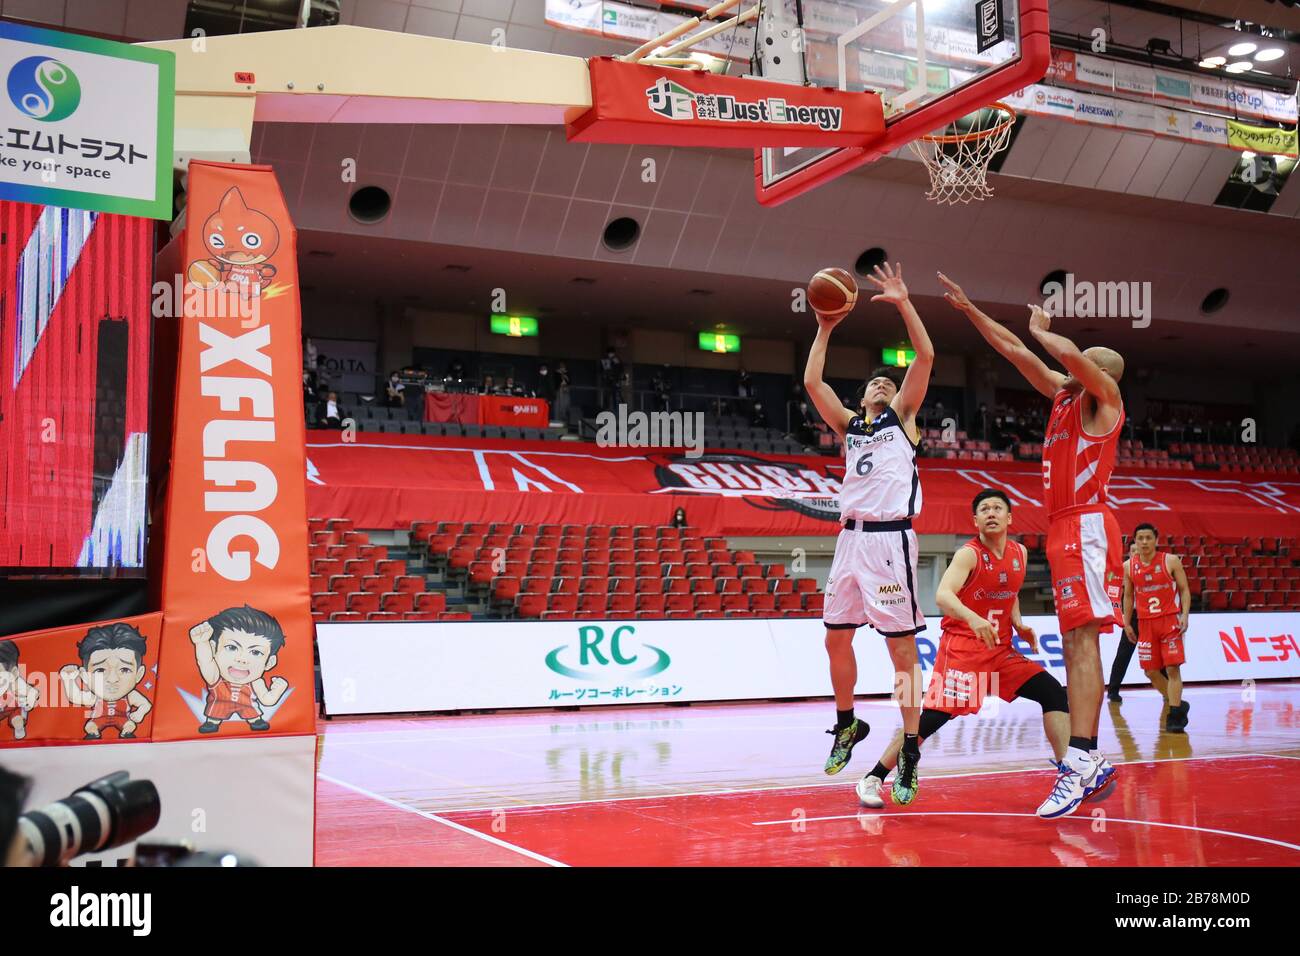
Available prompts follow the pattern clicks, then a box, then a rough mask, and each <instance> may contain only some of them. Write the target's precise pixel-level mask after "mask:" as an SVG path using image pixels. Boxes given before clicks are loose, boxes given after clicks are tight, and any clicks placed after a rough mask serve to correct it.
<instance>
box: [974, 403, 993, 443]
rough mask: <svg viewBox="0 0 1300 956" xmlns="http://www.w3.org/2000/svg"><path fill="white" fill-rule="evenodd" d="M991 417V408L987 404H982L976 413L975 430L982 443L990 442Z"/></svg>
mask: <svg viewBox="0 0 1300 956" xmlns="http://www.w3.org/2000/svg"><path fill="white" fill-rule="evenodd" d="M990 419H991V416H990V415H989V407H988V404H987V403H985V402H980V408H979V411H978V412H976V413H975V429H976V432H977V433H978V434H979V436H980V441H989V440H990V439H989V424H990Z"/></svg>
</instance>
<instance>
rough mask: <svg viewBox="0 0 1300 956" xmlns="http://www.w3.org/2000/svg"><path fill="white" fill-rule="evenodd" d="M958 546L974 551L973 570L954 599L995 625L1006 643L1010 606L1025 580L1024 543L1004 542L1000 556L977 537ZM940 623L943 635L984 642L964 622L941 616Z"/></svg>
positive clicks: (1001, 638)
mask: <svg viewBox="0 0 1300 956" xmlns="http://www.w3.org/2000/svg"><path fill="white" fill-rule="evenodd" d="M962 547H964V548H971V549H972V550H973V551H974V552H975V570H974V571H972V572H971V573H970V577H968V578H967V579H966V583H965V584H963V585H962V588H961V590H960V591H958V592H957V600H959V601H961V603H962V604H964V605H966V606H967V607H968V608H970V609H971V610H972V611H974V612H975V613H976V614H978V615H979V616H980V617H982V618H984V619H985V620H986V621H989V622H990V623H992V624H993V625H995V626H996V627H997V629H998V639H999V640H1000V641H1001V642H1002V643H1004V644H1009V643H1010V641H1011V609H1012V608H1014V607H1015V605H1016V597H1017V595H1019V594H1020V585H1022V584H1023V583H1024V581H1025V563H1026V562H1025V553H1026V552H1025V546H1024V545H1023V544H1019V543H1017V542H1015V541H1008V542H1007V546H1006V549H1005V550H1004V551H1003V552H1002V557H1000V558H999V557H998V556H997V555H996V554H994V553H993V552H992V551H990V550H989V549H988V548H986V547H985V546H984V542H982V541H981V540H980V539H979V538H972V539H971V540H969V541H967V542H966V543H965V544H964V545H962ZM940 626H941V627H942V628H943V633H944V635H945V636H949V635H951V636H952V637H963V638H969V639H970V640H972V641H974V642H976V643H977V644H979V646H980V647H984V642H983V641H981V640H980V639H979V638H978V637H976V636H975V632H974V631H972V630H971V629H970V627H969V625H967V624H966V622H965V621H959V620H958V619H957V618H955V617H952V616H950V615H945V616H944V619H943V621H942V622H941V625H940Z"/></svg>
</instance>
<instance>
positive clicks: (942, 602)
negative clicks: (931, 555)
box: [934, 548, 998, 647]
mask: <svg viewBox="0 0 1300 956" xmlns="http://www.w3.org/2000/svg"><path fill="white" fill-rule="evenodd" d="M974 570H975V552H974V551H973V550H972V549H970V548H960V549H959V550H958V551H957V553H956V554H954V555H953V556H952V560H951V561H950V562H948V569H947V570H946V571H944V572H943V577H942V578H940V579H939V590H938V591H937V592H936V593H935V596H934V599H935V601H936V603H938V605H939V610H941V611H943V613H944V614H948V615H950V616H952V617H955V618H956V619H957V620H959V621H965V622H966V624H967V625H969V627H970V629H971V630H972V631H973V632H974V633H975V636H976V637H978V638H979V639H980V640H981V641H983V642H984V643H985V644H987V645H988V646H989V647H993V645H995V644H996V643H997V642H998V632H997V628H995V627H994V626H993V625H992V623H991V622H989V621H986V620H984V618H982V617H980V616H979V615H978V614H976V613H975V612H974V611H972V610H971V609H970V608H968V607H967V606H966V605H965V604H962V603H961V599H960V598H958V597H957V592H958V591H960V590H961V589H962V587H963V586H964V585H965V584H966V580H967V578H969V577H970V575H971V572H972V571H974Z"/></svg>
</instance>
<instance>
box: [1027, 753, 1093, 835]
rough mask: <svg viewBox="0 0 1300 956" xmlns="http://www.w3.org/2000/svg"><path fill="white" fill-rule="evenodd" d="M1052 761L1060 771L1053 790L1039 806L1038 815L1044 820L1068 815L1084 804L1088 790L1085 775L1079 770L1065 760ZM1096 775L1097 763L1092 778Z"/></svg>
mask: <svg viewBox="0 0 1300 956" xmlns="http://www.w3.org/2000/svg"><path fill="white" fill-rule="evenodd" d="M1051 763H1052V765H1053V766H1054V767H1056V769H1057V771H1058V772H1057V775H1056V782H1055V783H1053V784H1052V792H1051V793H1049V794H1048V795H1047V799H1046V800H1044V801H1043V805H1042V806H1040V807H1039V808H1038V815H1039V816H1040V817H1042V818H1043V819H1044V820H1055V819H1056V818H1057V817H1068V816H1069V815H1070V814H1072V813H1074V811H1076V810H1078V809H1079V807H1080V806H1081V805H1082V804H1083V800H1084V797H1085V796H1086V792H1087V791H1086V788H1085V785H1084V777H1083V775H1082V774H1080V773H1079V771H1077V770H1075V769H1074V768H1073V767H1071V766H1070V765H1069V764H1068V763H1066V762H1065V761H1064V760H1062V761H1061V762H1060V763H1057V762H1056V761H1055V760H1053V761H1051ZM1096 775H1097V774H1096V765H1095V764H1094V765H1093V767H1092V773H1091V774H1090V779H1095V777H1096Z"/></svg>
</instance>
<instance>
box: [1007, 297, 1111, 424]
mask: <svg viewBox="0 0 1300 956" xmlns="http://www.w3.org/2000/svg"><path fill="white" fill-rule="evenodd" d="M1051 328H1052V317H1051V316H1050V315H1048V314H1047V313H1046V312H1045V311H1044V310H1043V309H1042V308H1040V307H1039V306H1036V305H1031V306H1030V307H1029V333H1030V334H1031V335H1032V336H1033V337H1034V338H1035V339H1037V340H1038V341H1039V343H1041V344H1042V346H1043V348H1045V349H1047V352H1048V354H1049V355H1051V356H1052V358H1054V359H1056V360H1057V361H1058V362H1060V363H1061V364H1062V365H1064V366H1065V368H1066V370H1067V371H1069V373H1070V374H1071V375H1073V376H1074V377H1075V378H1077V379H1078V380H1079V384H1080V385H1082V386H1083V390H1084V391H1085V392H1087V393H1088V394H1089V395H1091V396H1092V397H1093V398H1094V399H1096V401H1097V404H1098V405H1099V406H1101V407H1103V408H1108V409H1112V410H1114V411H1116V412H1118V411H1119V409H1121V408H1122V407H1123V406H1124V400H1123V398H1122V397H1121V396H1120V392H1119V377H1120V376H1121V375H1123V374H1124V360H1123V359H1121V358H1120V357H1119V354H1118V353H1116V352H1112V351H1111V350H1110V349H1096V350H1093V349H1089V351H1090V352H1092V351H1095V352H1096V353H1097V360H1094V359H1092V358H1089V357H1088V356H1087V355H1084V354H1083V352H1081V351H1079V347H1078V346H1077V345H1075V344H1074V343H1073V342H1071V341H1070V340H1069V339H1067V338H1066V337H1065V336H1064V335H1058V334H1057V333H1055V332H1053V331H1051Z"/></svg>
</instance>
